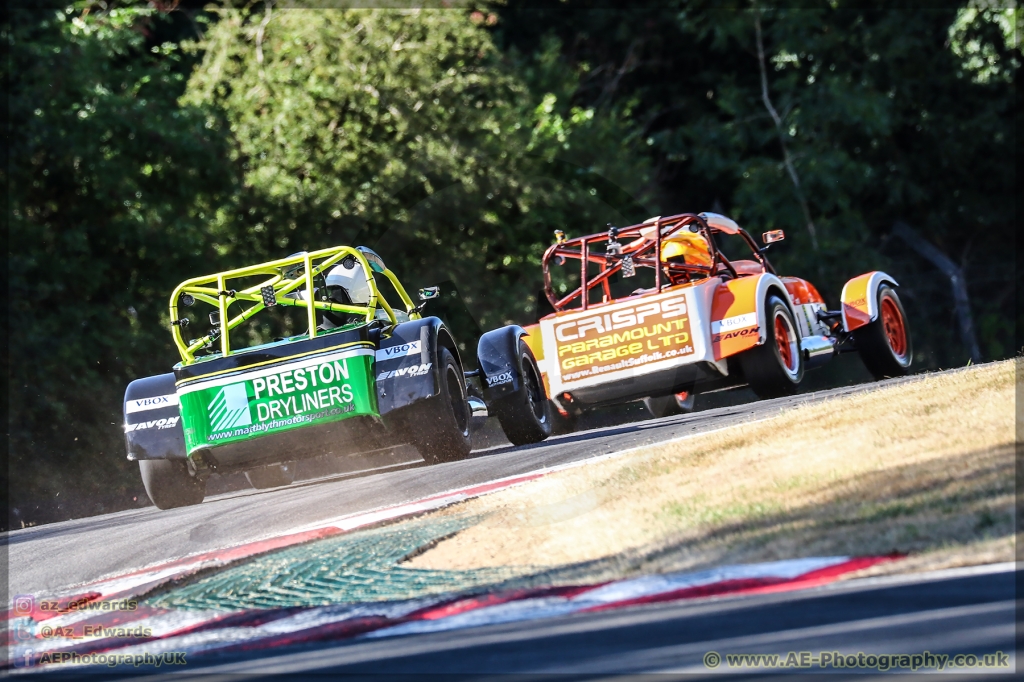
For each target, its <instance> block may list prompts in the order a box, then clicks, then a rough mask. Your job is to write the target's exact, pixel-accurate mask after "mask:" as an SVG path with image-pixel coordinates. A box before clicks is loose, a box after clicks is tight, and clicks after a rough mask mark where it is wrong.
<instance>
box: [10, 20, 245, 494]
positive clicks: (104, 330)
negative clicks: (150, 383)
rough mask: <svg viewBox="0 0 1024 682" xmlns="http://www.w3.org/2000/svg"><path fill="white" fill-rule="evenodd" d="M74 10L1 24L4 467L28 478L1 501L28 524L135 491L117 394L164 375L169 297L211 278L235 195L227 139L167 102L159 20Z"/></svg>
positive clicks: (174, 59) (177, 65) (170, 61)
mask: <svg viewBox="0 0 1024 682" xmlns="http://www.w3.org/2000/svg"><path fill="white" fill-rule="evenodd" d="M82 9H83V8H82V7H77V6H76V7H68V8H66V9H64V8H59V9H33V10H25V9H20V10H17V9H16V10H14V14H13V16H12V21H11V24H10V25H9V26H7V27H5V32H6V34H7V35H6V38H7V40H8V43H9V46H10V61H9V62H8V68H9V69H10V71H9V72H8V74H7V77H8V79H9V80H8V82H9V83H10V91H9V98H8V102H9V112H10V120H11V126H12V129H13V130H15V131H16V134H15V135H13V136H12V137H11V138H10V140H11V149H10V158H11V163H10V168H9V171H8V175H7V178H6V179H7V182H8V187H9V191H10V257H9V260H8V266H9V273H10V274H9V277H10V280H9V281H10V294H11V296H10V300H11V311H10V324H11V329H13V330H16V335H15V338H12V343H11V370H10V381H11V385H12V395H14V396H16V397H15V399H13V400H12V401H11V405H10V416H9V419H10V425H11V432H10V438H11V441H10V443H11V460H10V465H11V467H12V470H13V471H14V472H16V476H17V478H18V480H23V481H26V482H27V481H32V482H33V488H34V489H28V490H26V489H25V488H24V487H22V486H19V487H18V488H15V489H14V490H13V491H12V493H13V494H14V495H13V497H14V499H13V500H12V503H13V504H14V505H15V506H17V505H18V504H21V505H22V511H23V512H26V513H27V511H28V510H26V509H25V505H26V504H29V503H30V502H36V501H38V500H39V499H40V498H43V499H48V500H52V501H55V502H60V500H56V499H55V498H56V497H57V494H58V493H59V492H60V491H61V490H68V489H74V488H75V487H80V488H82V489H88V490H90V491H91V492H92V493H93V494H94V495H95V498H96V499H98V500H103V499H104V498H105V497H106V498H107V499H109V498H110V497H111V496H113V497H123V496H124V495H125V494H127V493H128V492H129V491H131V490H133V489H135V488H137V485H136V483H135V481H134V479H131V482H130V483H129V479H128V478H126V476H127V475H128V474H127V473H126V472H129V471H130V470H131V469H132V467H129V466H128V464H127V463H126V462H125V461H124V454H123V451H122V450H123V445H122V442H123V441H122V437H121V435H120V431H121V429H120V422H121V414H120V412H121V410H120V401H121V396H122V395H123V391H124V387H125V385H126V384H127V382H128V381H130V380H131V379H134V378H136V377H138V376H141V375H146V374H155V373H160V372H164V371H167V368H168V367H169V365H170V364H171V363H170V362H168V360H170V359H172V358H173V355H172V353H173V352H174V351H173V350H172V349H173V345H172V344H171V342H170V335H169V334H168V332H167V326H166V325H165V324H164V323H165V321H166V319H167V296H168V292H169V291H170V290H171V289H172V288H173V287H174V285H175V284H176V282H177V281H178V280H179V278H180V277H181V276H182V273H183V272H193V271H195V270H196V269H197V268H199V269H205V268H207V267H209V262H210V261H209V258H210V256H211V255H213V254H212V251H211V249H210V244H209V239H208V230H209V227H208V221H209V219H210V218H212V217H213V213H214V210H215V207H216V206H217V205H218V204H219V202H220V199H219V198H218V196H219V195H227V194H230V192H231V191H232V181H231V178H232V176H231V173H230V170H229V169H228V166H227V163H226V151H227V148H226V146H225V145H224V140H223V139H222V138H220V137H218V136H217V135H215V134H213V133H212V132H211V131H210V130H209V129H207V128H206V126H205V122H206V120H207V117H206V116H205V115H204V114H203V113H202V112H201V111H199V110H198V109H197V108H195V107H181V106H179V105H178V104H177V103H176V101H175V100H176V97H177V96H178V95H179V94H180V93H181V92H182V91H183V90H184V85H185V80H186V78H187V73H188V66H189V64H188V62H187V61H184V62H183V60H182V57H181V55H180V53H179V52H178V50H177V49H176V48H175V46H174V45H173V44H170V43H167V44H161V43H157V42H154V40H153V39H154V38H158V37H159V31H158V29H157V26H156V23H157V22H159V21H164V20H163V19H161V18H160V17H159V16H157V15H156V13H155V12H154V11H153V10H150V9H146V8H125V9H116V8H115V9H112V10H111V11H109V12H103V13H88V14H87V13H84V12H83V11H82ZM132 473H133V474H134V472H132ZM67 497H68V495H67V494H65V498H67ZM19 513H21V512H19Z"/></svg>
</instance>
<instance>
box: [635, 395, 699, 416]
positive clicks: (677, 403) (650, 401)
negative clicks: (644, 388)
mask: <svg viewBox="0 0 1024 682" xmlns="http://www.w3.org/2000/svg"><path fill="white" fill-rule="evenodd" d="M696 397H697V396H696V395H694V393H693V391H681V392H679V393H676V394H675V395H666V396H658V397H657V398H644V406H646V407H647V411H648V412H650V413H651V416H653V417H654V418H655V419H658V418H660V417H671V416H672V415H676V414H689V413H690V412H693V403H694V401H695V399H696Z"/></svg>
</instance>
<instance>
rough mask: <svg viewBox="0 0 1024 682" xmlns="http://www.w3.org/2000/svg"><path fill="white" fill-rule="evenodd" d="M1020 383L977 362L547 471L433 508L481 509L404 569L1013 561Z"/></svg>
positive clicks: (620, 571) (920, 565)
mask: <svg viewBox="0 0 1024 682" xmlns="http://www.w3.org/2000/svg"><path fill="white" fill-rule="evenodd" d="M1014 377H1015V365H1014V363H1013V362H1003V363H998V364H992V365H985V366H981V367H976V368H972V369H968V370H964V371H960V372H956V373H951V374H944V375H939V376H934V377H929V378H925V379H922V380H918V381H913V382H909V383H907V384H904V385H900V386H893V387H888V388H884V389H880V390H877V391H871V392H867V393H862V394H858V395H854V396H849V397H844V398H838V399H835V400H832V401H829V402H826V403H818V404H815V405H810V406H805V407H799V408H793V409H790V410H788V411H785V412H783V413H781V414H780V415H779V416H777V417H774V418H772V419H769V420H766V421H761V422H757V423H753V424H749V425H745V426H740V427H733V428H729V429H725V430H722V431H719V432H716V433H711V434H705V435H702V436H695V437H692V438H688V439H685V440H682V441H677V442H675V443H670V444H665V445H656V446H651V447H649V448H645V449H643V450H639V451H636V452H633V453H628V454H626V455H623V456H622V457H620V458H616V459H612V460H607V461H604V462H600V463H596V464H593V465H591V466H585V467H581V468H578V469H572V470H568V471H564V472H559V473H556V474H552V475H550V476H547V477H545V478H543V479H540V480H538V481H535V482H532V483H529V484H526V485H523V486H521V487H518V488H513V489H510V490H506V491H503V492H500V493H496V494H494V495H490V496H487V497H483V498H479V499H475V500H470V501H467V502H465V503H463V504H460V505H457V506H456V507H453V508H450V509H448V510H445V511H443V512H440V513H442V514H464V513H472V514H486V515H488V516H487V518H486V519H485V520H484V521H483V522H482V523H480V524H479V525H477V526H474V527H472V528H469V529H467V530H465V531H463V532H461V533H459V534H458V535H456V536H454V537H453V538H451V539H448V540H445V541H444V542H441V543H439V544H438V545H437V546H436V547H434V548H433V549H431V550H429V551H427V552H425V553H423V554H421V555H419V556H417V557H415V558H414V559H412V560H411V561H410V562H409V565H411V566H416V567H422V568H435V569H473V568H480V567H485V566H510V565H520V566H526V565H532V566H548V567H552V568H556V567H565V566H577V567H580V564H581V562H589V563H584V567H585V570H584V574H585V575H587V576H590V577H595V578H596V577H610V576H613V575H615V576H621V575H628V574H632V573H637V572H651V571H673V570H685V569H692V568H700V567H704V566H710V565H716V564H722V563H726V562H728V563H735V562H748V561H767V560H775V559H785V558H793V557H802V556H822V555H844V554H850V555H868V554H888V553H891V552H899V553H904V554H908V555H909V556H908V557H907V558H906V559H904V560H901V561H898V562H893V563H892V564H887V565H886V566H885V567H884V568H881V567H880V568H876V569H874V570H873V572H875V573H878V572H881V571H894V570H924V569H932V568H940V567H949V566H957V565H967V564H978V563H990V562H996V561H1011V560H1013V557H1014V551H1013V549H1014V544H1013V543H1014V538H1013V504H1014V402H1015V401H1014ZM557 574H558V570H555V571H554V574H553V575H557ZM562 575H563V576H565V577H566V579H569V578H568V576H570V575H571V576H572V578H574V579H579V578H580V577H581V574H580V572H579V570H576V571H570V572H569V573H566V572H565V571H564V570H563V571H562Z"/></svg>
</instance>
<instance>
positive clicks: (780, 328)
mask: <svg viewBox="0 0 1024 682" xmlns="http://www.w3.org/2000/svg"><path fill="white" fill-rule="evenodd" d="M792 344H793V342H792V339H790V338H789V325H788V324H786V319H785V318H784V317H783V315H782V313H781V312H780V313H776V314H775V345H776V346H778V349H779V357H781V358H782V364H783V365H785V366H786V369H787V370H789V371H790V372H794V371H796V363H795V358H794V357H793V347H792Z"/></svg>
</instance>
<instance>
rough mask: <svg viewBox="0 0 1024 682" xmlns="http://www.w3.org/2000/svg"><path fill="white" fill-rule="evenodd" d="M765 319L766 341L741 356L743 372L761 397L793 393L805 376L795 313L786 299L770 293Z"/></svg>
mask: <svg viewBox="0 0 1024 682" xmlns="http://www.w3.org/2000/svg"><path fill="white" fill-rule="evenodd" d="M764 319H765V323H766V327H767V329H765V339H764V343H763V344H761V345H760V346H756V347H754V348H751V349H750V350H748V351H746V352H744V353H741V354H740V356H739V360H740V366H741V367H742V368H743V375H744V376H745V377H746V379H747V384H748V385H749V386H750V388H751V389H752V390H753V391H754V393H756V394H757V397H758V398H777V397H779V396H784V395H792V394H794V393H796V390H797V388H798V387H799V386H800V382H801V381H802V380H803V378H804V360H803V357H802V356H801V355H800V337H799V335H798V334H797V331H796V323H795V322H793V314H792V313H791V312H789V306H788V305H786V302H785V301H783V300H782V299H781V298H779V297H778V296H775V295H770V296H768V300H766V301H765V315H764Z"/></svg>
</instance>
